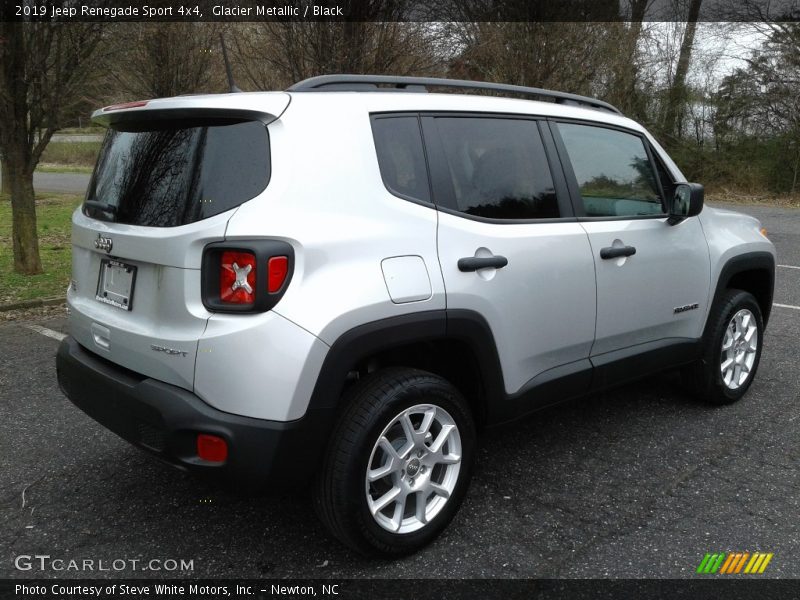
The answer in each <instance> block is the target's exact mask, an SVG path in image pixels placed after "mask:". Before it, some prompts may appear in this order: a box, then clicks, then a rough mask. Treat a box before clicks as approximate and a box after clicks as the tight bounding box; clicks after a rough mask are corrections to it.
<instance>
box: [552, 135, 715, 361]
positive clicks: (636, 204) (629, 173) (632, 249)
mask: <svg viewBox="0 0 800 600" xmlns="http://www.w3.org/2000/svg"><path fill="white" fill-rule="evenodd" d="M552 129H553V133H554V136H555V137H554V139H555V141H556V143H557V145H558V148H559V151H560V154H561V155H562V159H563V160H562V162H563V165H564V169H565V171H566V175H567V181H568V184H569V185H570V187H571V193H572V197H573V201H574V204H575V212H576V214H577V215H578V217H579V220H580V223H581V225H582V226H583V227H584V228H585V230H586V232H587V233H588V235H589V241H590V243H591V247H592V256H593V257H594V263H595V267H596V272H597V333H596V339H595V342H594V347H593V348H592V357H593V358H592V362H593V363H595V365H597V366H602V365H603V364H606V363H610V362H613V361H617V360H622V359H625V358H626V357H628V356H634V355H635V356H639V357H640V356H641V355H642V353H645V352H648V351H653V352H655V355H654V358H656V359H657V360H661V359H662V358H668V356H667V357H665V356H664V354H663V353H661V354H659V352H660V350H659V349H661V350H664V349H668V348H669V346H676V347H678V346H680V344H682V343H688V341H689V340H691V339H693V338H697V337H699V336H700V335H701V333H702V327H703V315H704V314H705V310H704V309H705V304H706V302H707V301H708V288H709V281H710V273H709V268H710V267H709V256H708V247H707V244H706V241H705V236H704V234H703V230H702V227H701V225H700V221H699V219H697V218H696V217H693V218H690V219H686V220H684V221H683V222H681V223H679V224H677V225H673V226H671V225H669V224H668V223H667V214H666V203H665V201H664V200H665V197H666V195H667V194H671V193H672V190H671V189H670V187H671V183H670V182H669V181H668V176H667V174H666V173H665V170H664V169H663V165H660V164H659V163H658V162H657V160H658V159H657V157H656V156H655V155H654V154H653V153H652V148H651V147H650V144H649V143H648V141H647V139H646V138H645V137H644V136H643V135H641V134H639V133H637V132H633V131H628V130H625V129H620V128H614V127H611V126H600V125H598V124H590V123H585V122H558V123H555V122H553V123H552ZM665 189H666V191H665ZM687 307H689V308H688V309H687ZM676 309H677V310H676ZM642 366H643V365H640V367H642ZM654 366H657V365H654ZM640 367H636V368H640Z"/></svg>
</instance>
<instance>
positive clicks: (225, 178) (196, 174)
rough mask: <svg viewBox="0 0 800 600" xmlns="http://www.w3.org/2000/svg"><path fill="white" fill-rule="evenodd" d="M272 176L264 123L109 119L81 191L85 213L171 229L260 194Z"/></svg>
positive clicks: (109, 219)
mask: <svg viewBox="0 0 800 600" xmlns="http://www.w3.org/2000/svg"><path fill="white" fill-rule="evenodd" d="M269 177H270V151H269V136H268V134H267V128H266V126H265V125H264V123H261V122H259V121H241V120H236V121H234V120H220V119H215V120H209V119H204V120H202V121H198V120H192V121H170V122H169V123H161V124H160V123H158V122H152V121H151V122H148V123H146V124H144V123H138V124H136V123H121V124H115V125H114V126H113V129H109V131H108V133H107V135H106V139H105V141H104V143H103V147H102V149H101V150H100V155H99V157H98V159H97V166H96V167H95V170H94V175H93V176H92V181H91V183H90V184H89V189H88V191H87V194H86V200H87V202H86V204H85V205H84V212H85V213H86V214H87V215H89V216H90V217H94V218H97V219H103V220H105V221H114V222H116V223H128V224H131V225H146V226H151V227H175V226H177V225H185V224H187V223H194V222H195V221H200V220H201V219H206V218H208V217H211V216H213V215H217V214H219V213H222V212H225V211H226V210H230V209H231V208H234V207H236V206H239V205H240V204H242V203H243V202H246V201H247V200H250V199H251V198H253V197H255V196H257V195H258V194H260V193H261V192H262V191H264V189H265V188H266V187H267V183H268V182H269Z"/></svg>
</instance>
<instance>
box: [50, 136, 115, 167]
mask: <svg viewBox="0 0 800 600" xmlns="http://www.w3.org/2000/svg"><path fill="white" fill-rule="evenodd" d="M100 145H101V142H50V143H49V144H47V147H46V148H45V149H44V153H43V154H42V161H41V162H43V163H48V164H56V165H70V166H79V167H88V168H91V167H93V166H94V162H95V160H97V153H98V152H100Z"/></svg>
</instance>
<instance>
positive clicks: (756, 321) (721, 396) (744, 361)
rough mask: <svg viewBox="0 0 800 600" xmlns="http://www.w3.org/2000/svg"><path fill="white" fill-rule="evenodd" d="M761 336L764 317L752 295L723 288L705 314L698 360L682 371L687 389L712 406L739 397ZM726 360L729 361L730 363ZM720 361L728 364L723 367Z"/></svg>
mask: <svg viewBox="0 0 800 600" xmlns="http://www.w3.org/2000/svg"><path fill="white" fill-rule="evenodd" d="M753 327H755V330H753V329H752V328H753ZM739 336H741V337H739ZM763 337H764V320H763V318H762V316H761V308H760V307H759V305H758V302H757V301H756V299H755V298H754V297H753V295H752V294H750V293H748V292H745V291H742V290H727V291H726V292H725V294H724V295H723V296H722V297H720V298H719V300H718V301H717V302H716V303H715V304H714V306H712V307H711V312H710V313H709V315H708V322H707V324H706V330H705V333H704V334H703V354H702V358H701V360H700V361H698V362H697V363H696V364H694V365H690V366H689V367H687V368H686V369H685V370H684V377H685V378H686V379H687V382H688V384H689V388H690V391H692V392H693V393H694V395H695V396H697V397H698V398H699V399H701V400H703V401H705V402H708V403H710V404H716V405H723V404H732V403H734V402H736V401H737V400H739V399H741V398H742V396H744V395H745V393H746V392H747V390H748V388H749V387H750V384H751V383H753V379H754V378H755V375H756V371H757V370H758V363H759V360H760V359H761V347H762V342H763ZM753 340H755V348H753V343H754V342H753ZM729 345H730V347H729V348H727V347H728V346H729ZM723 346H725V347H726V348H727V349H726V348H724V347H723ZM737 348H738V349H739V351H738V352H737ZM729 360H733V363H732V366H731V363H728V362H727V361H729ZM723 362H724V363H725V364H727V365H729V366H728V367H727V369H726V368H725V365H724V364H723ZM737 364H738V366H739V368H738V369H737Z"/></svg>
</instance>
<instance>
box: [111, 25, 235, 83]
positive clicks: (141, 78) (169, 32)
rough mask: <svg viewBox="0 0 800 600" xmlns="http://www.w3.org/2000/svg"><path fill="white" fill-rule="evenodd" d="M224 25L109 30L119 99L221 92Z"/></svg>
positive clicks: (113, 79) (136, 26) (112, 68)
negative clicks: (221, 38)
mask: <svg viewBox="0 0 800 600" xmlns="http://www.w3.org/2000/svg"><path fill="white" fill-rule="evenodd" d="M219 30H220V25H219V24H218V23H132V24H119V25H115V26H114V27H113V28H112V29H110V30H109V33H110V34H113V35H109V36H108V44H109V62H110V65H109V67H110V68H109V69H108V74H109V77H110V78H111V79H112V82H111V83H112V85H113V87H114V88H115V90H116V95H117V98H119V99H123V98H125V99H131V98H164V97H168V96H178V95H180V94H191V93H198V92H212V91H221V86H222V58H221V56H220V52H221V49H220V43H219V36H218V33H219Z"/></svg>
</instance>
